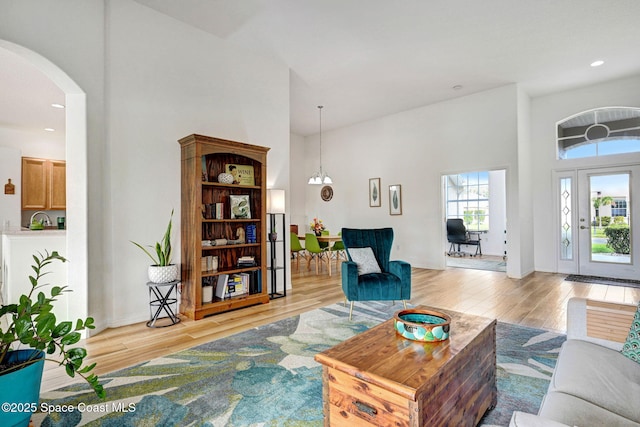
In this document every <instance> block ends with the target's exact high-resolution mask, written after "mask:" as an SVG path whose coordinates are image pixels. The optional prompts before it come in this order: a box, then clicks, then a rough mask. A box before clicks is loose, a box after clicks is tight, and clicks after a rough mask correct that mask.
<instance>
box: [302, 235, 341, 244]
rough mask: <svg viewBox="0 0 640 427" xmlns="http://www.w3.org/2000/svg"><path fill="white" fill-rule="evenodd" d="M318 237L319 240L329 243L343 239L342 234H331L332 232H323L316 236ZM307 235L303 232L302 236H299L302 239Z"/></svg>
mask: <svg viewBox="0 0 640 427" xmlns="http://www.w3.org/2000/svg"><path fill="white" fill-rule="evenodd" d="M316 237H317V238H318V242H327V243H335V242H339V241H341V240H342V236H338V235H335V236H333V235H330V234H323V235H321V236H316ZM304 238H305V235H304V234H303V235H302V236H298V239H300V240H304Z"/></svg>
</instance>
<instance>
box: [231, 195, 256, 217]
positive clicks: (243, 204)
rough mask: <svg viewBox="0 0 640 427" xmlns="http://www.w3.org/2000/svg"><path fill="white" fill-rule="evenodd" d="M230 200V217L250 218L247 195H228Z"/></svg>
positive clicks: (249, 204) (249, 205)
mask: <svg viewBox="0 0 640 427" xmlns="http://www.w3.org/2000/svg"><path fill="white" fill-rule="evenodd" d="M229 199H230V201H231V219H247V218H251V203H249V195H248V194H247V195H244V194H243V195H240V196H235V195H231V196H229Z"/></svg>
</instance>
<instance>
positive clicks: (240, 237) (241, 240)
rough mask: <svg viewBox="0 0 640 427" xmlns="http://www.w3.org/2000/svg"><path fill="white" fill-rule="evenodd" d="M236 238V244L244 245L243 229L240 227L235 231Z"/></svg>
mask: <svg viewBox="0 0 640 427" xmlns="http://www.w3.org/2000/svg"><path fill="white" fill-rule="evenodd" d="M236 237H237V238H238V242H239V243H245V241H246V237H245V231H244V228H242V227H238V228H237V229H236Z"/></svg>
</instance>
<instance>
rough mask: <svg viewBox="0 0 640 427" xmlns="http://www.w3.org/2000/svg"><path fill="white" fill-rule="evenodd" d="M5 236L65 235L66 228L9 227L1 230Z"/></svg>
mask: <svg viewBox="0 0 640 427" xmlns="http://www.w3.org/2000/svg"><path fill="white" fill-rule="evenodd" d="M2 234H3V235H6V236H16V237H34V236H39V237H42V236H66V235H67V230H58V229H57V228H51V229H46V230H29V229H28V228H24V227H23V228H20V229H9V230H5V231H3V232H2Z"/></svg>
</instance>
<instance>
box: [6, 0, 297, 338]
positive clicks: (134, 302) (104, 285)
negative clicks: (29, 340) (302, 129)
mask: <svg viewBox="0 0 640 427" xmlns="http://www.w3.org/2000/svg"><path fill="white" fill-rule="evenodd" d="M0 2H1V4H0V8H1V9H2V10H3V13H2V14H0V39H3V40H7V41H10V42H13V43H16V44H19V45H21V46H24V47H26V48H27V49H31V50H33V51H34V52H37V53H39V54H40V55H42V56H44V57H46V58H48V59H49V60H50V61H51V62H53V63H54V64H56V65H57V66H58V67H60V69H61V70H63V71H64V72H66V73H67V74H68V75H69V76H70V77H71V78H72V79H73V80H74V81H75V82H76V83H77V84H78V85H79V86H80V87H81V88H82V89H83V90H84V91H85V93H86V101H87V135H88V145H87V150H88V156H87V157H88V164H87V165H85V167H87V174H88V203H89V209H88V210H89V227H88V234H87V236H86V237H87V238H88V241H89V314H90V315H92V316H94V317H96V322H97V323H98V325H99V327H101V328H102V327H106V326H118V325H123V324H127V323H132V322H137V321H142V320H146V319H147V318H148V316H149V308H148V302H149V297H148V294H147V288H146V286H145V283H146V281H147V279H146V268H147V264H148V263H147V260H146V259H145V258H146V257H145V255H144V254H142V252H140V251H139V249H136V248H135V247H134V246H133V245H132V244H131V243H129V240H136V241H140V242H142V243H153V242H155V241H157V240H159V239H160V238H161V237H162V236H161V235H162V232H163V231H164V229H165V227H166V223H167V221H168V218H169V213H170V211H171V209H172V208H176V209H177V211H176V216H175V218H174V220H175V224H176V229H177V230H178V229H179V227H178V226H177V225H178V224H179V221H180V212H179V206H180V150H179V145H178V142H177V140H178V139H179V138H181V137H183V136H186V135H189V134H191V133H202V134H206V135H211V136H218V137H222V138H228V139H232V140H239V141H243V142H247V143H252V144H256V145H263V146H268V147H271V148H272V150H271V151H270V153H269V157H268V177H267V179H268V182H269V183H271V184H273V186H277V187H278V188H285V189H286V190H288V185H289V182H288V165H287V160H288V158H289V71H288V68H287V67H286V66H285V65H284V64H282V63H280V62H278V61H276V60H272V59H270V58H260V57H257V56H255V55H254V54H244V53H243V52H242V51H239V50H238V49H236V48H235V47H233V46H231V45H230V44H229V43H228V42H226V41H224V40H221V39H218V38H216V37H214V36H212V35H210V34H207V33H205V32H203V31H200V30H197V29H194V28H192V27H188V26H186V25H185V24H182V23H180V22H178V21H175V20H173V19H170V18H168V17H166V16H164V15H161V14H159V13H157V12H155V11H152V10H150V9H148V8H146V7H144V6H141V5H140V4H138V3H135V2H132V1H130V0H107V1H104V2H102V1H92V2H86V1H84V0H69V1H66V2H63V3H60V2H45V3H43V2H41V1H36V0H25V1H22V2H19V3H16V2H13V1H10V0H0ZM9 4H10V7H9ZM34 28H36V29H37V31H36V30H34ZM67 131H69V128H67ZM68 154H69V153H68ZM174 244H175V245H176V247H179V245H180V242H179V232H176V233H175V235H174ZM175 261H176V262H179V261H180V260H179V254H177V259H175ZM71 262H73V259H71Z"/></svg>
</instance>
